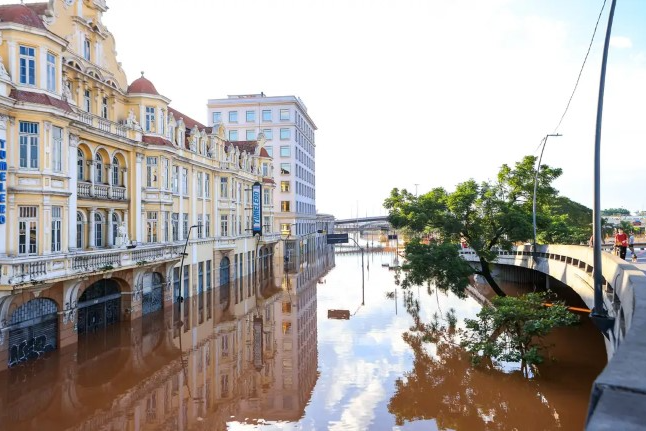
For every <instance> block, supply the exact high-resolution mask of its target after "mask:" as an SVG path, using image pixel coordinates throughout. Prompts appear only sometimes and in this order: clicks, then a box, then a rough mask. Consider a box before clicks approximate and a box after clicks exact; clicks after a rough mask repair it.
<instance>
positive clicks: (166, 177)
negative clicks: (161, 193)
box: [161, 157, 170, 190]
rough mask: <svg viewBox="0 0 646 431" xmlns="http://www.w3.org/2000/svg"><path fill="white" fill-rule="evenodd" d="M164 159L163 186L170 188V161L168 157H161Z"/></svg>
mask: <svg viewBox="0 0 646 431" xmlns="http://www.w3.org/2000/svg"><path fill="white" fill-rule="evenodd" d="M161 161H162V181H161V186H162V188H163V189H164V190H168V189H170V184H169V183H168V182H169V180H170V163H169V160H168V159H167V158H166V157H162V158H161Z"/></svg>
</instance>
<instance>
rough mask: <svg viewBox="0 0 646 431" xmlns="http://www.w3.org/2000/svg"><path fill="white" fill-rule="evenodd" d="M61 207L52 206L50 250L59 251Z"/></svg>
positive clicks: (61, 222)
mask: <svg viewBox="0 0 646 431" xmlns="http://www.w3.org/2000/svg"><path fill="white" fill-rule="evenodd" d="M62 226H63V207H52V252H56V251H61V229H62Z"/></svg>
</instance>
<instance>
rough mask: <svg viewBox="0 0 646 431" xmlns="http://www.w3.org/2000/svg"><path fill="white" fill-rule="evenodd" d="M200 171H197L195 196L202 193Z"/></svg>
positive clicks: (199, 195) (200, 195)
mask: <svg viewBox="0 0 646 431" xmlns="http://www.w3.org/2000/svg"><path fill="white" fill-rule="evenodd" d="M202 187H203V186H202V172H198V173H197V197H199V198H201V197H202V194H203V188H202Z"/></svg>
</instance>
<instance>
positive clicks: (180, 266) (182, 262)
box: [178, 224, 197, 302]
mask: <svg viewBox="0 0 646 431" xmlns="http://www.w3.org/2000/svg"><path fill="white" fill-rule="evenodd" d="M194 227H195V228H196V227H197V225H196V224H194V225H193V226H191V227H189V228H188V233H187V234H186V242H185V243H184V250H183V251H182V261H181V262H180V264H179V282H180V285H181V284H182V283H183V279H182V275H183V274H182V272H183V271H184V257H185V256H187V253H186V247H188V240H189V239H190V238H191V230H193V228H194ZM178 299H179V300H180V302H183V301H184V297H183V296H182V294H181V291H180V295H179V298H178Z"/></svg>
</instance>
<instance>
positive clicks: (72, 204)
mask: <svg viewBox="0 0 646 431" xmlns="http://www.w3.org/2000/svg"><path fill="white" fill-rule="evenodd" d="M78 145H79V137H78V136H77V135H74V134H72V133H70V134H69V137H68V148H69V153H68V156H67V169H68V174H69V177H70V179H69V190H70V191H71V192H72V193H71V194H70V197H69V198H68V201H67V202H68V212H67V213H68V215H69V217H68V220H67V227H68V229H67V232H68V236H67V237H68V239H69V242H68V244H67V246H68V249H69V250H75V249H76V240H77V238H76V211H77V190H78Z"/></svg>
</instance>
